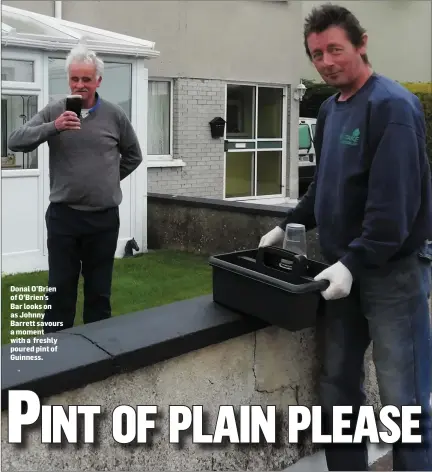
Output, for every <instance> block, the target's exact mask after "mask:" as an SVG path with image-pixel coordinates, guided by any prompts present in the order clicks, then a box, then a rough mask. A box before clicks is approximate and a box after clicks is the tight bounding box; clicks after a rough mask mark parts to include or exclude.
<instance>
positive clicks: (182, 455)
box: [2, 196, 379, 471]
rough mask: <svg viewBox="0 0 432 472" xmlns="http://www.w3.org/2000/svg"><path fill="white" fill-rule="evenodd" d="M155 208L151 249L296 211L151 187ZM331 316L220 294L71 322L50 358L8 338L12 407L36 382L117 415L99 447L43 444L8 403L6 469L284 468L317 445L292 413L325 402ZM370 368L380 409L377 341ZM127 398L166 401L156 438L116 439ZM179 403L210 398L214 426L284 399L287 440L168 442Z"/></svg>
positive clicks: (250, 233)
mask: <svg viewBox="0 0 432 472" xmlns="http://www.w3.org/2000/svg"><path fill="white" fill-rule="evenodd" d="M148 211H149V225H148V226H149V238H148V239H149V245H150V249H157V248H174V249H179V250H188V251H194V252H201V253H206V254H216V253H220V252H228V251H232V250H233V251H235V250H240V249H245V248H253V247H256V245H257V242H258V241H259V238H260V237H261V235H262V234H263V233H264V232H265V231H266V230H268V229H270V228H272V227H273V226H274V225H275V224H276V223H277V222H278V221H280V218H282V217H283V214H284V212H285V211H286V210H285V209H284V208H281V207H267V206H260V205H256V206H250V205H244V204H233V203H229V204H227V203H225V202H220V201H216V202H215V201H209V200H200V199H191V198H186V197H185V198H184V199H183V201H181V200H179V199H177V198H175V197H166V196H165V197H164V196H150V197H149V202H148ZM316 238H317V236H316V234H314V233H311V234H310V235H309V255H310V257H312V258H315V259H320V255H319V251H318V250H317V243H316ZM143 261H145V256H144V258H143ZM173 283H175V281H173ZM322 322H323V318H319V319H318V323H317V325H316V326H313V327H311V328H308V329H305V330H302V331H297V332H289V331H286V330H284V329H281V328H277V327H274V326H269V325H268V324H267V323H266V322H264V321H262V320H258V319H255V318H251V317H248V316H243V315H240V314H238V313H234V312H231V311H230V310H227V309H225V308H222V307H220V306H218V305H217V304H215V303H214V302H213V300H212V295H208V296H204V297H198V298H196V299H191V300H185V301H182V302H176V303H173V304H170V305H166V306H162V307H157V308H153V309H149V310H144V311H142V312H137V313H131V314H125V315H123V316H120V317H115V318H112V319H110V320H104V321H102V322H98V323H94V324H92V325H87V326H78V327H75V328H72V329H70V330H66V331H65V332H63V333H62V334H58V335H56V336H57V337H58V340H59V349H58V352H57V353H55V354H53V355H50V356H48V357H47V358H46V359H45V360H44V361H43V362H40V363H29V362H27V363H26V362H19V361H9V360H8V349H10V346H3V348H2V369H3V379H2V380H3V385H2V408H3V410H5V409H6V408H7V407H8V404H7V394H8V392H9V391H10V390H14V389H30V390H34V391H36V392H37V393H38V394H40V395H41V396H43V397H44V398H45V400H44V401H45V402H46V403H47V404H51V405H63V406H64V407H67V406H69V405H100V406H101V408H102V412H104V413H105V416H104V418H103V420H102V421H100V422H99V429H98V435H97V437H98V445H97V447H95V446H91V445H82V446H76V445H67V446H62V447H60V446H59V445H57V446H49V445H43V444H41V434H40V428H39V430H38V429H37V428H36V429H35V428H33V429H32V430H31V432H30V434H29V437H28V440H27V447H17V446H15V445H11V444H8V442H7V439H8V438H7V432H8V429H7V411H3V412H2V470H5V471H8V470H10V471H19V470H33V471H43V470H95V471H100V470H140V471H141V470H156V471H157V470H254V471H262V470H283V469H284V468H286V467H288V466H289V465H291V464H293V463H295V462H296V461H298V460H299V459H300V458H302V457H304V456H307V455H310V454H311V453H312V452H314V448H313V447H312V446H311V444H310V438H309V437H308V436H305V437H303V438H302V440H301V442H300V443H299V444H289V443H288V428H287V423H286V421H287V418H288V416H287V409H288V406H291V405H305V406H312V405H316V404H318V395H317V391H318V390H317V388H318V375H319V370H320V365H321V363H320V359H321V355H320V352H321V332H322V329H321V323H322ZM366 374H367V375H366V391H367V398H368V403H369V404H372V405H374V406H375V407H378V406H379V400H378V388H377V384H376V378H375V373H374V369H373V365H372V362H371V355H370V350H369V351H368V354H367V359H366ZM119 405H130V406H132V407H136V406H137V405H158V407H159V411H160V414H159V416H158V417H157V419H156V422H157V426H158V428H159V430H157V431H156V432H155V433H154V434H153V435H152V446H151V447H150V446H149V445H146V444H140V445H138V446H134V445H128V446H125V445H120V444H116V443H115V442H114V440H113V437H112V431H111V429H112V421H111V418H112V416H111V415H112V411H113V410H114V408H115V407H117V406H119ZM170 405H185V406H189V407H192V406H193V405H202V406H203V410H204V412H205V413H207V414H208V416H207V417H206V421H205V426H204V428H205V431H204V432H210V433H211V432H213V430H214V427H215V424H216V416H217V413H218V410H219V407H220V406H221V405H233V406H234V407H238V406H240V405H261V406H262V407H266V406H270V405H274V406H276V408H277V410H278V412H279V413H281V416H280V420H279V421H278V429H277V435H276V439H277V443H276V444H274V445H269V444H267V445H266V444H263V445H211V444H209V445H196V444H192V443H191V434H189V435H188V437H187V439H186V442H185V444H184V447H183V448H179V447H178V446H177V445H175V444H169V440H168V408H169V406H170ZM207 428H208V429H207Z"/></svg>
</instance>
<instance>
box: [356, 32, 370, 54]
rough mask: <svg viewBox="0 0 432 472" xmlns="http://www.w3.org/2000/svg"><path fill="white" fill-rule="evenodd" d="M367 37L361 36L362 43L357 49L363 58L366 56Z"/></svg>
mask: <svg viewBox="0 0 432 472" xmlns="http://www.w3.org/2000/svg"><path fill="white" fill-rule="evenodd" d="M368 39H369V37H368V35H367V34H366V33H364V34H363V36H362V42H361V46H360V47H359V48H357V50H358V52H359V53H360V54H361V55H362V56H365V55H366V54H367V43H368Z"/></svg>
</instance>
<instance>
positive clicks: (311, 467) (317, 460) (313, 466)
mask: <svg viewBox="0 0 432 472" xmlns="http://www.w3.org/2000/svg"><path fill="white" fill-rule="evenodd" d="M368 451H369V466H372V464H376V463H377V461H378V460H379V459H382V458H384V457H386V455H387V454H389V453H390V451H391V447H390V446H388V445H387V444H383V445H381V444H380V445H375V444H370V445H369V447H368ZM390 460H391V457H390ZM386 462H387V461H386ZM284 470H285V471H287V472H325V471H328V469H327V464H326V460H325V456H324V451H319V452H317V453H316V454H313V455H312V456H308V457H304V458H303V459H300V460H299V461H298V462H296V463H295V464H293V465H292V466H290V467H288V468H286V469H284ZM371 470H391V469H389V468H385V469H371Z"/></svg>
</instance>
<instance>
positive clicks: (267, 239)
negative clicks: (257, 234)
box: [258, 226, 285, 247]
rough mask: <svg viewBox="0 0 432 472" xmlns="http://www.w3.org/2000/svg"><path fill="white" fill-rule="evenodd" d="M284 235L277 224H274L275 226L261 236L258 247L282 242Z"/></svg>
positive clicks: (276, 244)
mask: <svg viewBox="0 0 432 472" xmlns="http://www.w3.org/2000/svg"><path fill="white" fill-rule="evenodd" d="M284 236H285V231H284V230H283V229H282V228H280V227H279V226H276V228H273V229H272V230H271V231H269V232H268V233H266V234H265V235H264V236H263V237H262V238H261V241H260V243H259V246H258V247H264V246H278V245H279V244H281V243H282V242H283V239H284Z"/></svg>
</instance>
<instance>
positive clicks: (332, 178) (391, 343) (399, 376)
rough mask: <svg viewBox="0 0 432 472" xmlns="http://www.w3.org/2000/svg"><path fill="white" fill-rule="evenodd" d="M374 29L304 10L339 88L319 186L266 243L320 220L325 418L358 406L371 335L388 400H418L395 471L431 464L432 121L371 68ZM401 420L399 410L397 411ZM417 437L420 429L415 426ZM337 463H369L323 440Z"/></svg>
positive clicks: (311, 51) (312, 53) (345, 466)
mask: <svg viewBox="0 0 432 472" xmlns="http://www.w3.org/2000/svg"><path fill="white" fill-rule="evenodd" d="M367 39H368V38H367V35H366V34H365V30H364V29H363V28H362V27H361V26H360V24H359V22H358V20H357V19H356V18H355V16H354V15H353V14H351V12H349V11H348V10H347V9H345V8H342V7H339V6H336V5H324V6H321V7H320V8H317V9H314V10H313V11H312V12H311V14H310V15H309V17H308V18H307V19H306V22H305V28H304V41H305V48H306V53H307V55H308V56H309V58H310V59H311V61H312V63H313V65H314V66H315V67H316V69H317V71H318V72H319V74H320V75H321V77H322V78H323V79H324V81H325V82H326V83H328V84H330V85H332V86H334V87H336V88H337V89H338V90H339V92H338V93H337V94H335V95H334V96H332V97H330V98H329V99H327V100H326V101H325V102H324V103H323V104H322V106H321V108H320V111H319V115H318V120H317V127H316V140H315V149H316V153H317V168H316V173H315V178H314V181H313V183H312V184H311V185H310V187H309V189H308V191H307V193H306V194H305V196H304V197H303V198H302V199H301V201H300V202H299V203H298V205H297V206H296V207H295V208H294V209H292V210H290V211H289V213H288V215H287V217H286V218H285V220H284V221H283V222H282V223H281V224H280V225H279V226H277V227H276V228H274V229H273V230H271V231H270V232H269V233H267V234H265V235H264V236H263V237H262V239H261V241H260V246H269V245H279V244H280V243H281V242H282V240H283V236H284V229H285V226H286V224H287V223H290V222H294V223H301V224H304V225H305V226H306V229H307V230H310V229H312V228H315V227H317V230H318V233H319V240H320V246H321V250H322V254H323V256H324V257H325V259H326V260H327V261H328V262H329V267H328V268H327V269H326V270H324V271H323V272H322V273H320V274H318V275H317V276H316V280H321V279H325V280H328V281H329V287H328V288H327V290H325V291H324V292H323V293H322V295H323V297H324V298H325V299H326V300H328V301H329V302H327V303H326V318H325V325H326V328H325V351H324V352H325V358H324V370H323V375H322V379H321V403H322V407H323V411H324V412H325V414H324V420H325V421H326V423H327V427H331V415H332V408H333V407H334V406H337V405H350V406H352V407H353V409H354V411H358V408H359V407H360V405H361V404H362V403H363V402H364V400H365V398H364V394H363V390H362V381H363V362H364V354H365V351H366V349H367V348H368V346H369V344H370V343H371V341H372V342H373V351H374V354H373V356H374V363H375V367H376V372H377V379H378V384H379V389H380V396H381V402H382V404H383V405H394V406H397V407H398V408H401V407H402V406H405V405H413V406H420V407H422V411H423V416H422V419H421V421H420V424H421V426H422V439H423V442H422V444H421V445H417V444H416V445H412V444H406V445H404V444H400V443H396V444H394V446H393V467H394V468H393V470H416V471H426V470H428V471H430V470H432V447H431V441H432V435H431V418H430V410H429V395H430V390H431V377H430V375H431V373H430V363H431V339H430V336H431V335H430V333H431V329H430V318H429V307H428V293H429V291H430V283H431V280H430V277H431V268H430V260H428V259H427V257H426V256H425V244H426V241H427V240H428V239H431V234H432V193H431V173H430V168H429V163H428V158H427V154H426V139H425V118H424V114H423V110H422V107H421V104H420V102H419V100H418V99H417V97H416V96H415V95H413V94H412V93H410V92H409V91H408V90H406V89H405V88H404V87H402V86H401V85H399V84H398V83H396V82H394V81H393V80H390V79H388V78H386V77H383V76H381V75H379V74H377V73H375V72H373V71H372V69H371V66H370V63H369V60H368V57H367V53H366V46H367ZM396 421H397V419H396ZM414 433H415V434H417V433H416V432H414ZM325 452H326V459H327V465H328V469H329V470H367V469H368V460H367V450H366V447H365V446H364V445H363V444H360V445H343V446H342V445H325Z"/></svg>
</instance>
